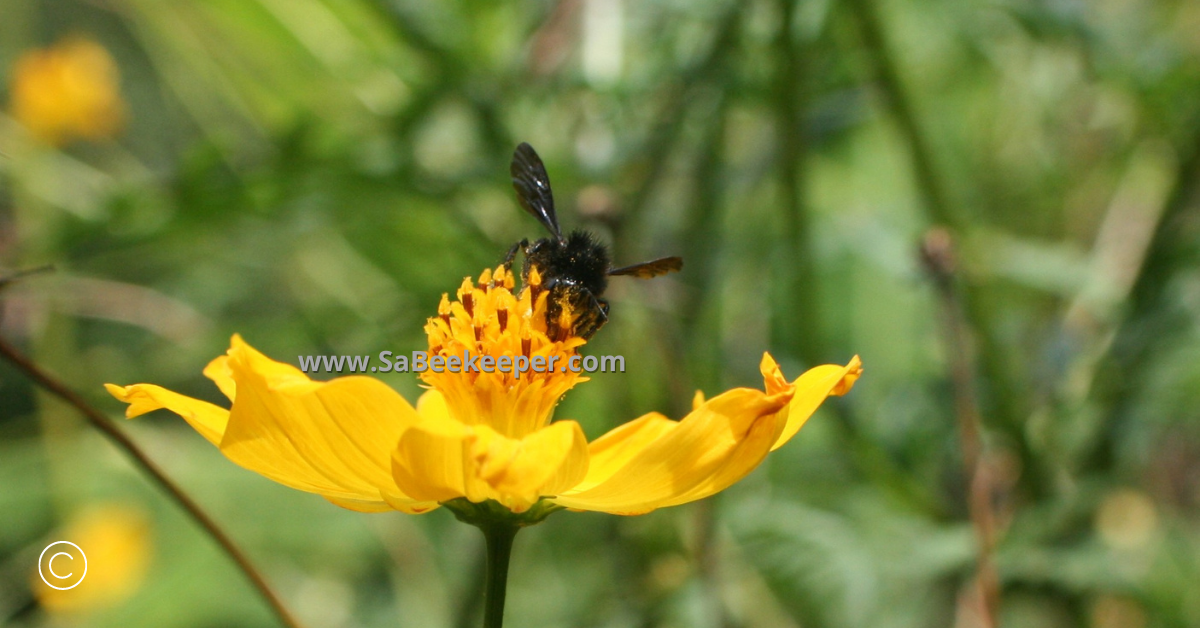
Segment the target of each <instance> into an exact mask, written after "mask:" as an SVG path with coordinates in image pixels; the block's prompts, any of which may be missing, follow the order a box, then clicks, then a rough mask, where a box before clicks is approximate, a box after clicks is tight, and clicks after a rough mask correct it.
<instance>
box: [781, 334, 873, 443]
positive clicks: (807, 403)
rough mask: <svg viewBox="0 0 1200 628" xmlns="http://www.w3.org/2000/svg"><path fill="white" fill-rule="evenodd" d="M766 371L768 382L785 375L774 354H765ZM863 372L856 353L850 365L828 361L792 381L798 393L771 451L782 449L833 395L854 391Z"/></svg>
mask: <svg viewBox="0 0 1200 628" xmlns="http://www.w3.org/2000/svg"><path fill="white" fill-rule="evenodd" d="M762 370H763V378H764V379H765V380H767V381H768V382H770V381H771V380H772V379H773V378H774V377H776V376H778V377H779V378H782V375H779V367H778V366H776V365H775V361H774V360H773V359H771V356H770V355H765V354H764V356H763V365H762ZM861 374H862V360H860V359H859V358H858V356H854V357H853V358H851V360H850V363H849V364H847V365H846V366H837V365H836V364H826V365H823V366H818V367H816V368H813V369H809V370H808V371H806V372H805V373H804V374H803V375H801V376H800V377H798V378H796V381H795V382H793V384H792V385H793V386H794V387H795V395H794V396H793V397H792V402H791V403H789V404H788V407H787V409H786V410H785V421H786V422H785V424H784V427H783V431H782V432H780V434H779V437H778V438H776V439H775V444H774V445H772V446H771V451H775V450H776V449H779V448H780V447H781V446H783V444H784V443H786V442H788V441H789V440H790V439H791V438H792V437H793V436H795V435H796V432H799V431H800V428H801V427H804V423H805V422H806V421H808V418H809V417H811V416H812V414H813V413H814V412H816V411H817V408H818V407H820V405H821V403H823V402H824V401H825V399H826V398H828V397H829V396H830V395H833V396H840V395H844V394H846V393H848V392H850V389H851V388H853V387H854V382H855V381H857V380H858V377H859V375H861ZM770 386H771V384H768V390H769V389H770Z"/></svg>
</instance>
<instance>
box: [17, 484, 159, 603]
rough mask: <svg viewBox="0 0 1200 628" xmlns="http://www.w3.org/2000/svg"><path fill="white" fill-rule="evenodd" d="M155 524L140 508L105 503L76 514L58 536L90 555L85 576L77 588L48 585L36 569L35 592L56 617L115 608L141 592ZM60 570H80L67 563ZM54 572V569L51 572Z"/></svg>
mask: <svg viewBox="0 0 1200 628" xmlns="http://www.w3.org/2000/svg"><path fill="white" fill-rule="evenodd" d="M151 536H152V535H151V530H150V521H149V519H148V518H147V516H146V514H145V513H144V512H142V511H141V510H140V509H137V508H133V507H130V506H126V505H121V504H101V505H96V506H92V507H89V508H87V509H85V510H82V511H80V512H79V513H76V514H75V515H74V516H73V517H72V518H71V519H70V521H69V522H68V524H67V526H66V527H65V528H64V529H63V530H61V531H59V533H58V534H56V535H55V537H56V539H55V540H57V539H58V538H61V539H66V540H68V541H71V542H72V543H75V544H76V545H78V546H79V548H81V549H82V550H83V552H84V554H85V555H86V557H87V570H86V574H87V575H86V576H85V577H83V579H82V580H81V581H79V584H78V585H77V586H75V587H74V588H72V589H68V590H65V591H64V590H57V589H52V588H50V587H49V586H47V585H46V583H45V581H43V580H42V577H41V576H40V575H38V573H37V570H34V573H32V574H30V576H29V581H30V583H32V586H33V593H34V595H35V596H36V597H37V600H38V602H39V603H40V604H41V605H42V608H44V609H46V610H47V611H48V612H50V613H52V614H62V615H83V614H88V613H92V612H95V611H99V610H103V609H106V608H110V607H112V606H115V605H117V604H119V603H120V602H122V601H124V600H126V599H128V598H129V597H130V596H131V595H133V594H134V593H136V592H137V590H138V588H139V587H140V586H141V585H142V582H143V581H144V580H145V577H146V571H147V569H148V568H149V566H150V561H151V558H152V555H153V553H154V551H153V545H154V544H153V541H152V538H151ZM61 565H66V566H65V567H63V566H60V567H59V570H60V571H67V572H72V571H76V570H79V569H81V566H80V565H79V564H77V563H74V562H71V561H70V560H68V561H67V562H66V563H61ZM51 569H53V568H51Z"/></svg>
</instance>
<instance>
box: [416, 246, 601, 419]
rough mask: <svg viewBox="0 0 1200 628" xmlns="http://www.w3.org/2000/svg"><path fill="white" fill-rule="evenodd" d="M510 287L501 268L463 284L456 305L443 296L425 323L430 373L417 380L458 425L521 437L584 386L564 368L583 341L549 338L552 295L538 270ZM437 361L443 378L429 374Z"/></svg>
mask: <svg viewBox="0 0 1200 628" xmlns="http://www.w3.org/2000/svg"><path fill="white" fill-rule="evenodd" d="M514 284H515V278H514V276H513V273H512V271H511V270H510V269H507V268H505V267H504V266H499V267H497V268H496V270H495V271H492V270H490V269H485V270H484V271H483V272H482V273H480V275H479V280H478V281H472V280H471V278H470V277H467V278H465V279H463V283H462V286H460V287H459V289H458V292H457V295H456V298H455V300H453V301H451V300H450V298H449V295H447V294H443V295H442V301H441V303H440V304H439V305H438V315H437V316H435V317H431V318H430V319H429V320H428V322H426V323H425V333H426V335H427V336H428V337H429V359H430V368H428V369H426V370H425V371H424V372H422V373H421V379H422V380H423V381H424V382H425V383H426V384H429V385H430V386H432V387H433V388H434V389H436V390H438V391H439V392H441V393H442V395H443V396H444V397H445V399H446V406H447V408H448V409H449V411H450V414H451V415H452V416H453V417H454V418H455V419H457V420H458V421H460V422H462V423H465V424H467V425H477V424H481V423H482V424H486V425H488V426H489V427H491V428H492V429H494V430H496V431H497V432H499V433H501V434H503V435H505V436H508V437H510V438H521V437H523V436H525V435H526V434H529V433H532V432H533V431H535V430H537V429H539V428H541V427H544V426H545V425H546V424H547V423H549V422H550V415H551V413H552V412H553V410H554V406H555V405H556V404H557V403H558V400H559V398H561V397H562V395H563V394H564V393H566V392H567V391H568V390H570V389H571V388H572V387H574V386H575V384H577V383H579V382H581V381H586V378H584V377H581V376H580V374H579V373H576V372H573V371H572V370H571V369H570V368H568V361H569V360H570V358H571V357H572V356H574V355H576V350H577V349H578V348H579V347H580V346H582V345H583V344H584V343H585V342H586V341H585V340H584V339H583V338H579V337H576V336H573V335H570V334H558V335H557V339H551V337H550V335H549V334H548V333H547V327H546V309H547V299H548V298H549V294H550V291H548V290H545V289H543V288H542V282H541V277H540V275H539V274H538V272H537V270H536V269H533V270H532V271H531V272H530V277H529V281H528V283H527V285H524V286H522V287H521V289H520V291H519V292H517V293H516V294H514V293H513V286H514ZM566 315H567V316H570V313H566ZM567 329H570V327H569V326H568V327H567ZM436 358H441V360H442V363H443V364H444V366H443V367H442V368H441V372H437V371H435V370H434V368H433V367H434V366H436V365H437V362H435V359H436Z"/></svg>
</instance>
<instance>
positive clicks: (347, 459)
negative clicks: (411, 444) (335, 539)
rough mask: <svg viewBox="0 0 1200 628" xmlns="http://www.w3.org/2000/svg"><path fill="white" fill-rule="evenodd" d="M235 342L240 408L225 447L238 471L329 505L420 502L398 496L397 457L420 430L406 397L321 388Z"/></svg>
mask: <svg viewBox="0 0 1200 628" xmlns="http://www.w3.org/2000/svg"><path fill="white" fill-rule="evenodd" d="M239 341H240V338H236V337H235V339H234V346H233V348H231V349H230V356H229V361H228V366H229V368H230V370H231V371H232V378H233V380H234V381H235V382H236V384H237V400H236V401H235V402H234V404H233V409H232V410H231V411H230V418H229V425H228V428H227V429H226V430H225V435H224V437H223V438H222V439H221V444H220V448H221V451H222V452H223V453H224V454H225V455H226V456H227V457H228V458H229V459H230V460H232V461H234V462H235V463H237V464H239V465H242V466H243V467H246V468H247V469H250V470H252V471H255V472H258V473H260V474H262V475H264V476H266V477H268V478H270V479H272V480H275V481H276V482H279V483H281V484H284V485H287V486H290V487H292V488H297V489H300V490H304V491H309V492H313V493H319V494H321V495H323V496H325V497H326V498H331V499H336V500H343V501H345V500H351V501H355V502H364V503H368V504H374V505H376V506H379V505H382V504H383V503H385V502H387V501H388V500H385V498H384V496H383V493H395V495H392V497H393V500H395V501H398V502H400V503H404V502H405V500H408V501H411V502H414V503H413V504H412V507H413V508H420V507H422V505H421V504H417V503H415V502H416V501H418V500H412V499H411V497H410V496H406V495H403V494H402V492H401V491H398V490H397V489H396V486H395V483H394V482H393V480H392V477H391V475H392V474H391V461H390V458H391V450H392V448H393V447H394V446H395V444H396V443H397V442H399V440H400V435H401V434H402V433H403V432H404V430H405V429H407V428H408V427H409V426H411V425H413V424H414V423H416V422H417V413H416V411H415V410H414V409H413V408H412V406H410V405H409V404H408V402H407V401H405V400H404V398H403V397H401V396H400V395H399V394H397V393H396V392H395V391H393V390H392V389H391V388H388V387H387V386H386V385H384V384H383V383H382V382H380V381H378V380H375V379H371V378H369V377H362V376H351V377H342V378H337V379H334V380H331V381H329V382H323V383H322V382H314V381H312V380H309V379H308V377H307V376H305V375H304V374H303V373H301V372H300V371H299V370H298V369H295V368H294V367H291V366H290V365H286V364H282V363H279V362H274V361H273V360H270V359H268V358H267V357H266V356H264V355H262V354H261V353H259V352H258V351H256V350H254V349H253V348H252V347H250V346H249V345H246V344H245V343H242V342H239Z"/></svg>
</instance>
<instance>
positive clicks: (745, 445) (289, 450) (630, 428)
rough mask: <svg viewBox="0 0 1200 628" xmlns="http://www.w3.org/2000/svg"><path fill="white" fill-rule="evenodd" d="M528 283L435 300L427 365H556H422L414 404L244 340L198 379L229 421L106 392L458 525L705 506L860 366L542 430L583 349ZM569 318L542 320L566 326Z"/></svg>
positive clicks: (770, 372) (308, 485) (191, 403)
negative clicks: (684, 410) (500, 363)
mask: <svg viewBox="0 0 1200 628" xmlns="http://www.w3.org/2000/svg"><path fill="white" fill-rule="evenodd" d="M530 284H531V285H529V286H526V287H524V288H523V289H521V290H519V291H515V290H514V278H513V275H512V273H511V272H510V271H509V270H507V269H505V268H503V267H500V268H498V269H496V270H495V271H494V272H492V271H488V270H485V271H484V272H483V273H482V274H481V275H480V277H479V279H478V281H472V280H471V279H470V278H467V279H465V280H464V281H463V284H462V286H461V287H460V288H459V289H458V293H457V297H456V299H454V300H453V301H451V300H450V298H449V297H448V295H444V296H443V297H442V302H441V304H440V306H439V307H438V315H437V316H435V317H433V318H430V319H429V321H428V323H427V324H426V326H425V330H426V333H427V335H428V338H429V356H430V361H431V362H432V361H433V359H434V358H436V357H438V356H440V357H442V358H445V359H447V360H448V359H450V358H452V357H454V358H459V359H461V358H462V356H463V354H464V352H467V353H469V354H470V355H477V356H491V357H493V358H499V357H501V356H507V357H509V358H510V359H511V358H514V357H515V356H525V357H526V358H536V357H541V358H543V361H544V363H547V364H548V363H550V362H549V360H550V358H557V361H556V366H558V367H557V368H554V369H550V370H548V371H547V372H541V373H538V372H534V371H533V370H530V371H527V372H524V373H512V372H509V373H505V372H500V370H498V369H497V370H495V371H493V372H474V371H470V372H451V371H450V370H449V369H445V370H444V371H443V372H434V371H433V370H426V371H425V372H423V373H422V374H421V379H422V380H423V381H424V382H425V384H427V385H428V387H429V390H428V391H427V392H425V393H424V394H423V395H422V396H421V397H420V399H418V400H417V404H416V407H415V408H414V407H413V406H412V405H410V404H409V403H408V402H407V401H405V399H404V398H403V397H401V396H400V395H399V394H397V393H396V392H395V391H393V390H392V389H391V388H389V387H387V386H385V385H384V384H382V383H381V382H379V381H378V380H376V379H373V378H370V377H366V376H349V377H340V378H337V379H334V380H331V381H328V382H316V381H312V380H311V379H309V378H308V376H307V375H305V374H304V373H302V372H301V371H300V370H299V369H297V368H295V367H293V366H291V365H289V364H284V363H281V362H275V361H273V360H271V359H269V358H267V357H266V356H264V355H263V354H261V353H259V352H258V351H256V350H255V349H254V348H252V347H251V346H250V345H248V344H246V343H245V342H244V341H243V340H242V339H241V338H240V337H238V336H234V337H233V341H232V346H231V347H230V349H229V352H228V354H227V355H224V356H221V357H218V358H217V359H215V360H213V361H212V362H211V363H210V364H209V365H208V367H207V368H205V369H204V374H205V375H206V376H207V377H208V378H209V379H211V380H213V381H214V382H215V383H216V385H217V387H219V388H220V390H221V392H223V393H224V394H225V396H226V397H228V398H229V401H230V403H231V407H230V409H228V410H226V409H225V408H222V407H219V406H216V405H213V404H211V403H208V402H205V401H200V400H197V399H193V398H190V397H185V396H183V395H180V394H178V393H174V392H171V391H169V390H166V389H164V388H161V387H159V386H155V385H152V384H134V385H132V386H124V387H121V386H114V385H112V384H108V385H107V388H108V390H109V392H111V393H112V394H113V395H114V396H115V397H116V398H118V399H120V400H121V401H124V402H126V403H129V404H130V405H129V407H128V409H127V411H126V416H128V417H136V416H139V415H141V414H145V413H147V412H150V411H152V410H157V409H160V408H166V409H168V410H171V411H172V412H175V413H176V414H178V415H180V416H181V417H183V418H184V419H185V420H186V421H187V422H188V423H189V424H190V425H191V426H192V427H193V428H195V430H196V431H197V432H199V433H200V434H201V435H202V436H204V437H205V438H206V439H208V440H209V442H211V443H212V444H213V445H216V446H217V447H218V448H219V449H220V450H221V452H222V453H224V454H225V456H227V457H228V458H229V459H230V460H232V461H233V462H235V463H237V464H239V465H242V466H243V467H246V468H247V469H250V470H252V471H255V472H258V473H260V474H262V475H264V476H266V477H268V478H270V479H272V480H275V481H276V482H279V483H281V484H284V485H287V486H290V487H292V488H296V489H300V490H303V491H308V492H312V493H317V494H319V495H321V496H323V497H325V498H326V499H328V500H329V501H331V502H333V503H335V504H337V505H339V506H343V507H345V508H350V509H353V510H359V511H368V512H376V511H384V510H390V509H394V510H400V511H403V512H408V513H419V512H425V511H428V510H432V509H434V508H437V507H438V506H439V505H450V506H451V507H452V508H454V509H455V512H456V514H460V515H461V513H460V510H461V506H460V505H461V504H463V500H465V501H466V502H469V503H470V504H484V505H486V504H492V505H493V506H489V508H491V507H494V506H495V505H499V506H502V507H503V509H504V510H507V511H508V512H510V513H527V512H529V513H543V514H542V515H541V516H544V514H548V512H550V511H553V510H556V509H561V508H570V509H577V510H593V511H601V512H608V513H614V514H623V515H633V514H642V513H646V512H649V511H651V510H654V509H656V508H662V507H665V506H674V505H677V504H683V503H686V502H690V501H694V500H697V499H702V498H704V497H707V496H709V495H712V494H714V493H717V492H718V491H721V490H723V489H725V488H726V487H728V486H730V485H732V484H733V483H735V482H737V481H738V480H740V479H741V478H743V477H745V476H746V474H748V473H750V471H752V470H753V469H754V468H755V467H757V466H758V465H759V463H761V462H762V460H763V459H764V458H765V457H766V455H767V454H768V453H769V452H770V451H772V450H774V449H776V448H778V447H779V446H781V445H783V444H784V443H785V442H787V441H788V440H789V439H790V438H791V437H792V436H794V435H795V434H796V432H797V431H798V430H799V429H800V427H801V426H802V425H804V422H805V421H806V420H807V419H808V417H809V416H810V415H812V413H813V412H814V411H815V410H816V409H817V407H818V406H819V405H820V404H821V402H822V401H824V400H825V398H826V397H828V396H829V395H841V394H844V393H846V392H847V391H848V390H850V387H851V386H853V384H854V382H855V380H856V379H857V378H858V376H859V374H860V373H861V370H862V369H861V366H860V362H859V360H858V358H857V357H855V358H854V359H852V360H851V361H850V363H849V364H847V365H845V366H836V365H826V366H819V367H816V368H814V369H811V370H809V371H808V372H806V373H804V374H803V375H801V376H800V377H799V378H798V379H796V380H794V381H790V382H789V381H788V380H786V379H785V378H784V376H783V374H782V373H781V372H780V369H779V366H778V365H777V364H776V363H775V360H773V359H772V358H771V356H770V355H764V356H763V360H762V364H761V370H762V374H763V382H764V384H763V389H762V390H757V389H751V388H737V389H734V390H730V391H728V392H725V393H722V394H720V395H717V396H716V397H713V398H711V399H708V400H705V399H703V397H702V396H700V395H697V399H696V402H695V404H694V406H695V407H694V408H693V410H692V412H691V413H690V414H688V415H687V416H686V417H684V418H683V419H682V420H679V421H673V420H670V419H668V418H666V417H664V416H663V415H661V414H658V413H650V414H647V415H645V416H642V417H641V418H638V419H635V420H633V421H631V422H629V423H626V424H624V425H622V426H620V427H618V428H616V429H614V430H612V431H610V432H609V433H607V434H605V435H603V436H601V437H600V438H598V439H596V440H594V441H592V442H591V443H588V442H587V439H586V437H585V436H584V433H583V430H582V429H581V428H580V426H579V424H578V423H576V422H574V421H570V420H559V421H553V422H552V420H551V419H552V414H553V411H554V406H555V405H556V404H557V403H558V401H559V399H560V398H561V397H562V395H563V394H564V393H566V392H567V391H568V390H570V389H571V388H572V387H574V386H575V385H576V384H578V383H580V382H582V381H585V378H583V377H581V376H580V375H579V374H578V373H575V372H572V371H570V370H569V369H567V370H565V371H564V370H563V369H562V368H561V365H565V364H566V363H567V360H568V359H569V358H570V357H571V356H573V355H575V354H576V352H577V351H578V349H579V347H581V346H582V345H583V344H584V342H585V341H584V340H583V339H582V338H576V337H569V334H563V333H561V332H559V333H555V334H548V330H547V321H546V309H547V300H548V298H549V297H550V291H548V290H544V289H542V288H541V286H540V280H539V279H538V277H537V273H536V272H534V273H533V276H532V277H531V278H530ZM570 316H571V314H570V313H569V312H564V314H563V317H564V320H561V321H553V322H552V323H553V324H555V325H557V326H559V327H560V329H570V328H571V324H570V323H571V320H570ZM552 337H559V338H564V339H562V340H551V338H552ZM458 370H460V371H461V370H462V369H458ZM481 370H482V369H481ZM538 520H540V516H539V517H538Z"/></svg>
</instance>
